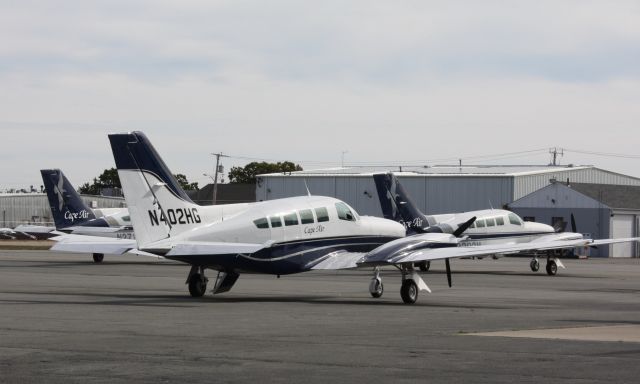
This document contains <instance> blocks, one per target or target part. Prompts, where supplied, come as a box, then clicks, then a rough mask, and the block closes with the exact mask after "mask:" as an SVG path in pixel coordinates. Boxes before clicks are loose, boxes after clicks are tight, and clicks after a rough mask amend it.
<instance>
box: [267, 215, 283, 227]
mask: <svg viewBox="0 0 640 384" xmlns="http://www.w3.org/2000/svg"><path fill="white" fill-rule="evenodd" d="M269 221H270V222H271V228H278V227H282V220H281V219H280V216H271V217H270V218H269Z"/></svg>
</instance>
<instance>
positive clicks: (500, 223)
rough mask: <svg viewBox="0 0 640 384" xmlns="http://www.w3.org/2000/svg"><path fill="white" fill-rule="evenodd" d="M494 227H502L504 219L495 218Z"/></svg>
mask: <svg viewBox="0 0 640 384" xmlns="http://www.w3.org/2000/svg"><path fill="white" fill-rule="evenodd" d="M496 225H504V218H503V217H496Z"/></svg>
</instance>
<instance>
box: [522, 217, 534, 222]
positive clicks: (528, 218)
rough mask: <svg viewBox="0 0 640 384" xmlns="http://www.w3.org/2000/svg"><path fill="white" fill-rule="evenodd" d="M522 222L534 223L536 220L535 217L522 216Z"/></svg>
mask: <svg viewBox="0 0 640 384" xmlns="http://www.w3.org/2000/svg"><path fill="white" fill-rule="evenodd" d="M522 220H524V221H531V222H534V221H536V218H535V216H524V217H523V218H522Z"/></svg>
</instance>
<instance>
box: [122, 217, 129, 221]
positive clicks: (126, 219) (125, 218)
mask: <svg viewBox="0 0 640 384" xmlns="http://www.w3.org/2000/svg"><path fill="white" fill-rule="evenodd" d="M122 221H125V222H129V221H131V216H122Z"/></svg>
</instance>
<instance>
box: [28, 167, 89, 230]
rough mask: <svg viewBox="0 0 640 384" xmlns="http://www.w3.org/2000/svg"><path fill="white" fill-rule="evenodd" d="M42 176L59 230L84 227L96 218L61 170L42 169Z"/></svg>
mask: <svg viewBox="0 0 640 384" xmlns="http://www.w3.org/2000/svg"><path fill="white" fill-rule="evenodd" d="M40 174H41V175H42V181H43V183H44V187H45V189H46V191H47V198H48V199H49V205H50V206H51V214H52V215H53V221H54V222H55V224H56V228H57V229H63V228H67V227H71V226H75V225H82V224H83V223H86V222H88V221H90V220H94V219H95V218H96V216H95V214H94V213H93V210H92V209H91V208H90V207H89V206H88V205H87V204H86V203H85V202H84V201H83V200H82V198H81V197H80V194H79V193H78V192H77V191H76V190H75V188H73V186H72V185H71V183H70V182H69V180H68V179H67V178H66V177H65V175H64V173H62V171H61V170H59V169H42V170H40Z"/></svg>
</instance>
